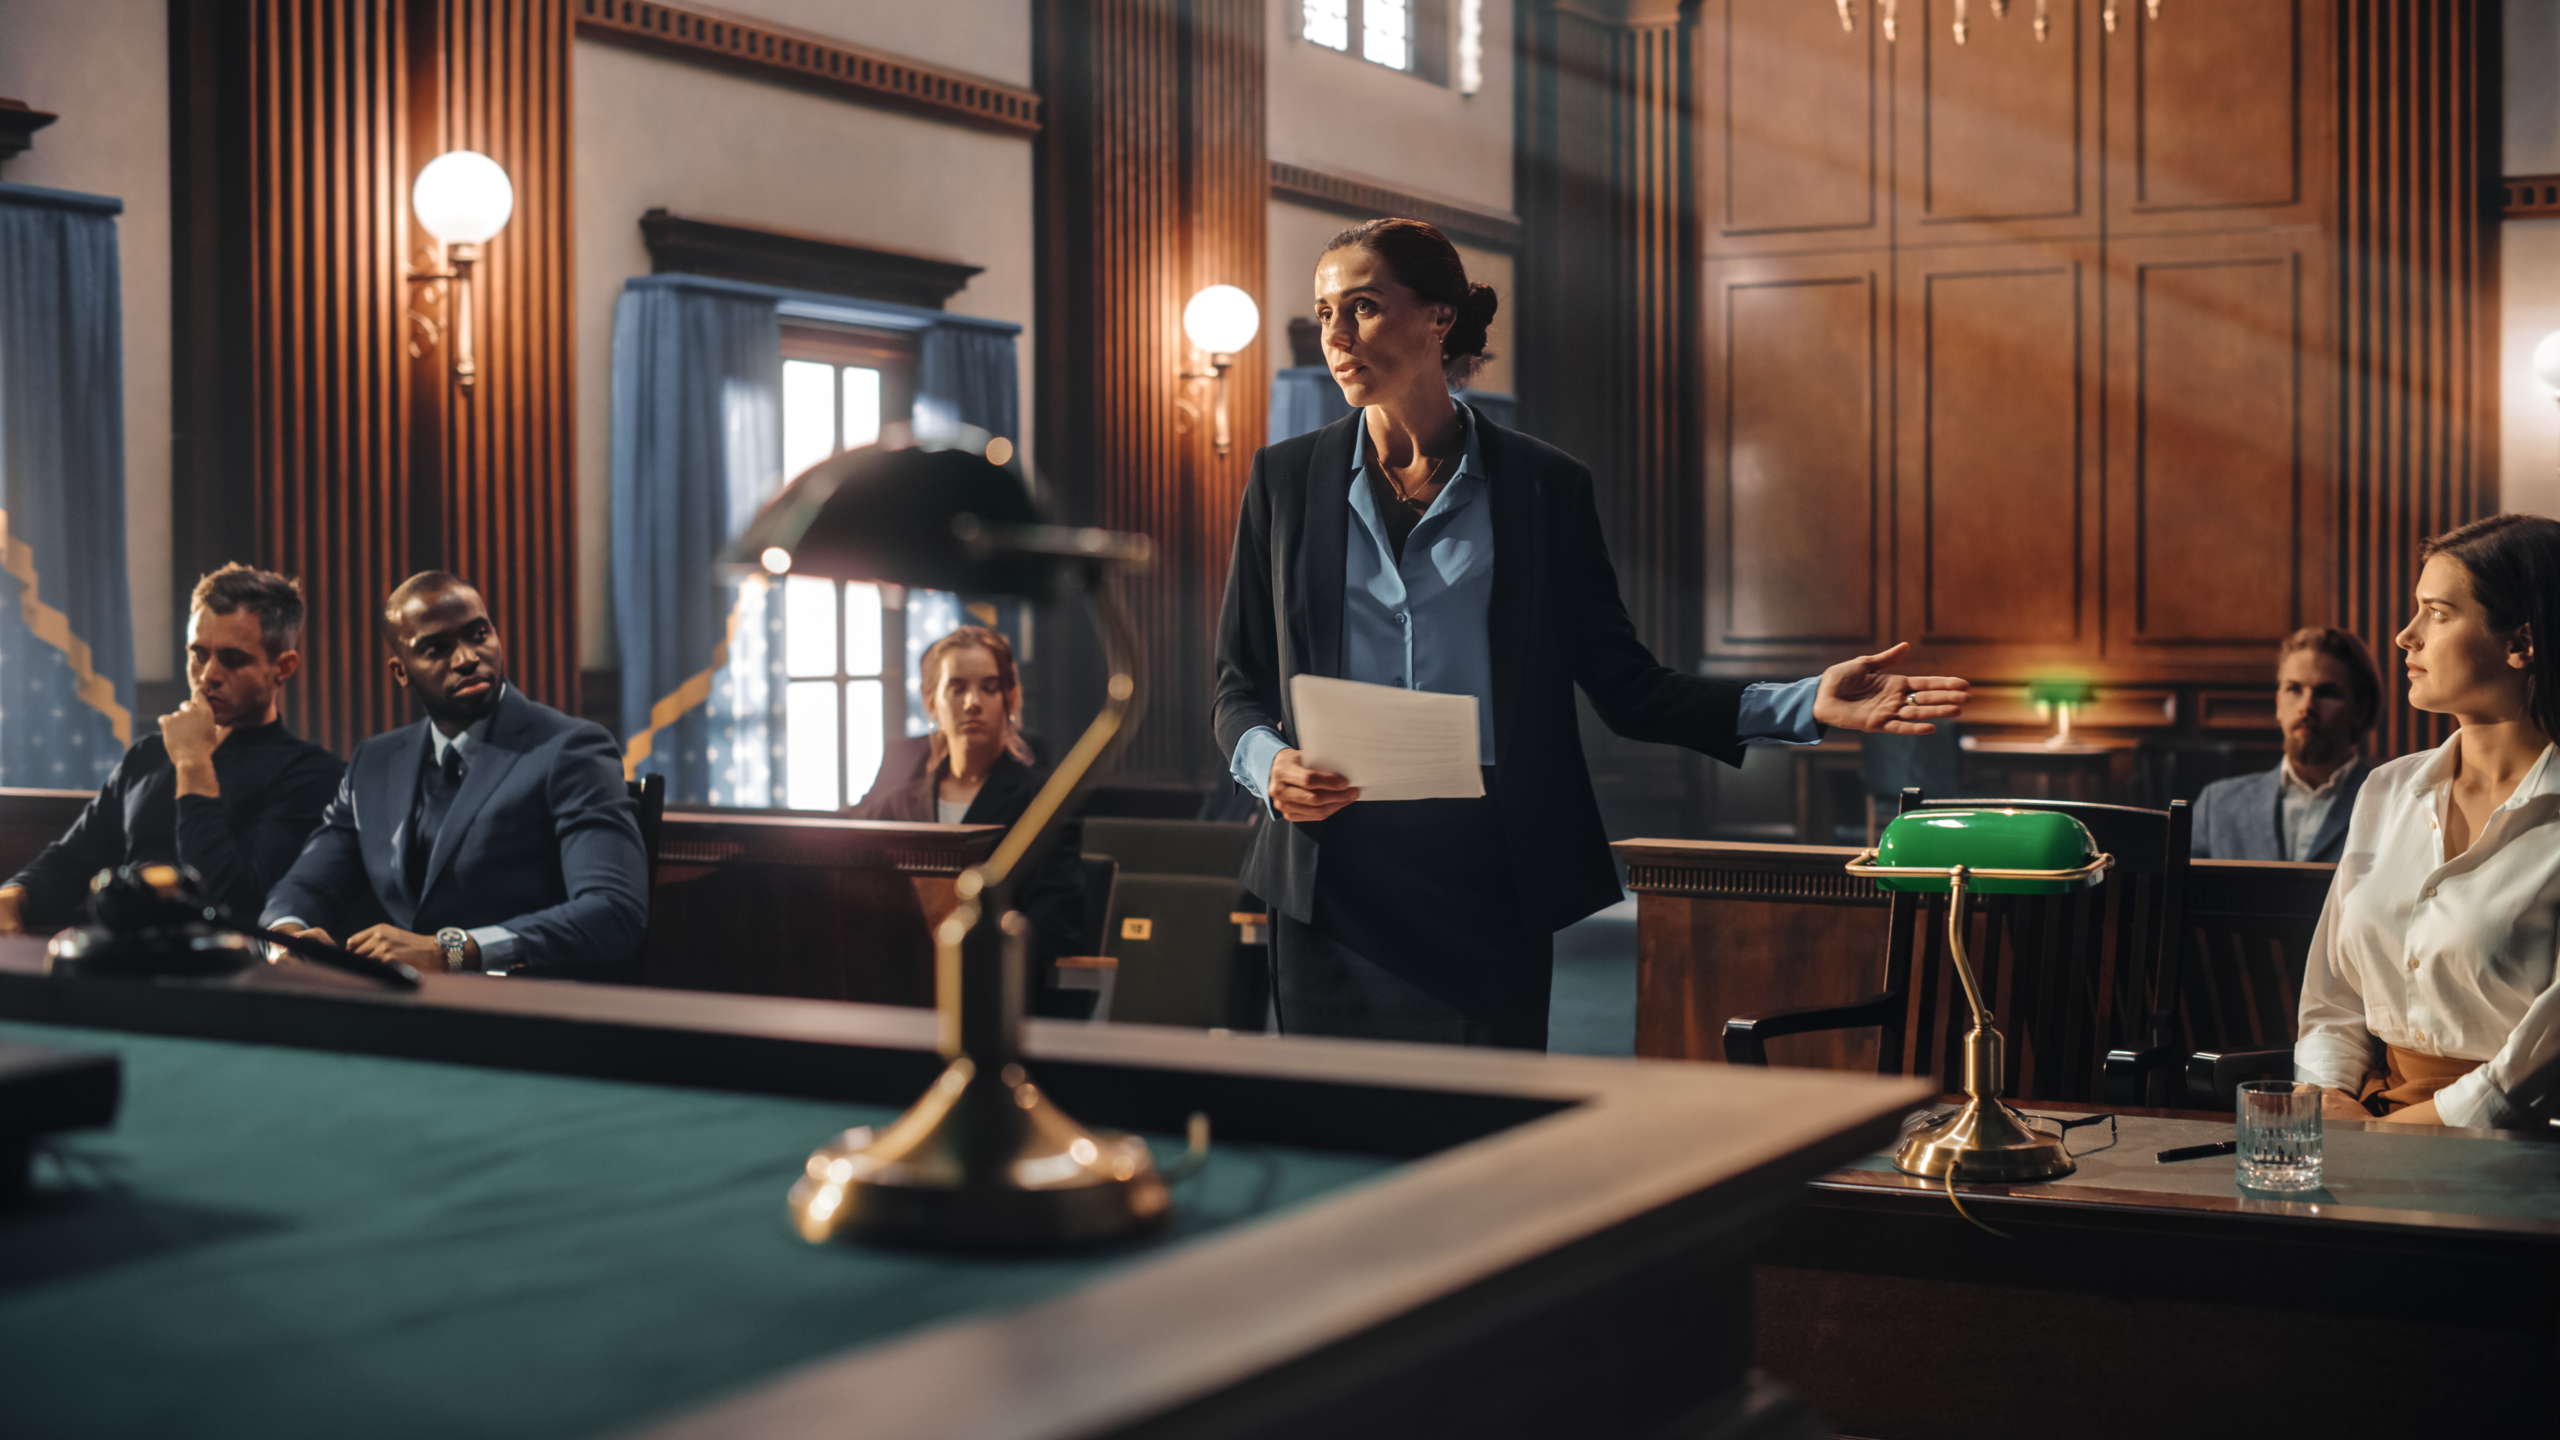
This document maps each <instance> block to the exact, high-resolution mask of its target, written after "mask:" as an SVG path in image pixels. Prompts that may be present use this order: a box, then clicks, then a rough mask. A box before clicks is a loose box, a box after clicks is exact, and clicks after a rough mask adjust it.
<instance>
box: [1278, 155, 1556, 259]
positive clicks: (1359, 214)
mask: <svg viewBox="0 0 2560 1440" xmlns="http://www.w3.org/2000/svg"><path fill="white" fill-rule="evenodd" d="M1271 198H1272V199H1274V200H1286V201H1289V202H1290V203H1292V204H1295V205H1311V206H1313V207H1315V208H1316V209H1318V210H1331V211H1333V212H1335V213H1336V214H1341V215H1349V216H1353V217H1356V218H1358V219H1362V220H1367V219H1373V218H1375V217H1378V216H1381V215H1401V216H1404V217H1407V218H1409V219H1414V220H1428V221H1430V222H1431V223H1432V224H1434V225H1437V226H1439V227H1440V230H1441V232H1442V233H1443V234H1446V235H1447V236H1448V237H1449V238H1450V239H1452V240H1463V241H1467V242H1469V243H1471V244H1476V245H1487V246H1491V247H1492V248H1494V249H1496V250H1513V251H1516V250H1518V249H1519V248H1520V234H1521V231H1520V217H1519V216H1517V215H1514V214H1511V213H1510V212H1509V211H1506V210H1480V209H1477V208H1476V207H1474V206H1472V205H1459V204H1456V203H1453V202H1451V201H1447V200H1426V199H1424V198H1423V197H1421V196H1419V195H1414V194H1410V193H1408V192H1406V191H1402V190H1397V189H1394V188H1392V187H1390V186H1386V185H1380V184H1378V183H1377V182H1375V181H1372V180H1361V179H1356V178H1354V177H1352V176H1349V175H1337V174H1334V173H1333V172H1331V171H1327V170H1318V169H1315V168H1313V167H1311V166H1306V165H1292V164H1290V163H1289V162H1288V161H1286V160H1274V161H1272V162H1271Z"/></svg>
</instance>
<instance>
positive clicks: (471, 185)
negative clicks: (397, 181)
mask: <svg viewBox="0 0 2560 1440" xmlns="http://www.w3.org/2000/svg"><path fill="white" fill-rule="evenodd" d="M409 208H410V209H411V210H412V211H414V212H415V213H416V214H417V217H418V224H419V226H420V227H421V228H423V229H424V230H425V231H426V232H427V233H428V234H430V235H433V236H434V237H436V239H437V240H438V241H439V242H441V243H443V244H446V245H478V244H482V243H484V242H485V241H487V240H488V239H489V238H490V237H491V236H493V235H496V234H497V233H498V232H499V231H501V230H504V229H505V228H507V218H508V217H509V216H511V215H513V214H515V212H516V187H515V185H514V183H513V182H511V181H510V180H508V179H507V172H506V170H505V169H504V168H503V167H501V166H500V165H499V164H498V162H497V161H495V160H492V159H490V158H489V157H488V156H486V155H483V154H481V153H480V152H479V151H477V150H448V151H446V152H445V153H443V154H442V155H439V156H437V157H436V158H435V159H433V160H430V161H428V162H427V168H425V169H424V170H421V171H419V172H418V181H417V183H416V184H415V185H413V186H411V187H410V189H409Z"/></svg>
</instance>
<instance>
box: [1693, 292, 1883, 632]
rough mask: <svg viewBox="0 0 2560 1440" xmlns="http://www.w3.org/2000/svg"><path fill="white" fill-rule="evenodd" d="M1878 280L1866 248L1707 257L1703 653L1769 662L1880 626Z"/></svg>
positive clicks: (1880, 355) (1880, 344) (1880, 330)
mask: <svg viewBox="0 0 2560 1440" xmlns="http://www.w3.org/2000/svg"><path fill="white" fill-rule="evenodd" d="M1891 283H1892V269H1891V264H1890V256H1889V254H1888V253H1887V252H1885V251H1881V250H1870V251H1858V252H1852V253H1848V254H1838V255H1801V256H1778V257H1769V258H1764V259H1753V260H1720V261H1715V262H1712V263H1710V264H1709V265H1708V266H1707V284H1706V292H1707V299H1706V305H1705V307H1704V308H1705V311H1706V331H1707V334H1706V355H1707V363H1706V374H1707V387H1706V388H1707V395H1706V407H1707V424H1706V426H1705V431H1706V434H1707V437H1708V446H1707V456H1706V461H1707V463H1706V479H1707V522H1706V530H1707V533H1706V537H1705V538H1706V555H1707V654H1708V656H1709V657H1710V659H1711V660H1716V659H1726V660H1730V661H1732V662H1734V664H1735V665H1736V666H1738V667H1739V668H1740V669H1742V670H1743V671H1744V672H1746V673H1753V674H1759V673H1771V674H1774V673H1781V672H1787V671H1792V670H1794V669H1795V668H1797V667H1800V666H1802V665H1804V664H1808V663H1811V662H1812V661H1813V660H1814V659H1816V658H1818V657H1820V656H1823V655H1828V656H1830V657H1832V659H1834V660H1836V659H1837V658H1839V656H1840V655H1841V654H1843V653H1845V652H1847V651H1850V650H1860V649H1868V648H1872V646H1873V645H1874V643H1875V641H1876V639H1877V637H1878V636H1879V635H1880V634H1881V633H1882V631H1881V627H1882V625H1883V623H1884V607H1885V604H1886V601H1887V595H1886V593H1885V587H1884V584H1883V582H1882V579H1881V577H1882V576H1883V575H1884V574H1885V568H1884V567H1885V564H1886V556H1885V545H1886V542H1887V538H1888V537H1887V534H1886V527H1885V520H1884V515H1885V512H1884V509H1883V506H1884V500H1885V484H1884V475H1883V466H1884V464H1885V463H1886V454H1887V447H1886V443H1885V425H1886V416H1887V413H1888V412H1887V408H1886V404H1885V397H1884V391H1883V385H1884V382H1885V376H1886V365H1887V356H1888V353H1889V346H1890V339H1889V336H1890V333H1891V330H1890V325H1891V318H1892V317H1891V305H1892V301H1891ZM1826 663H1827V662H1826Z"/></svg>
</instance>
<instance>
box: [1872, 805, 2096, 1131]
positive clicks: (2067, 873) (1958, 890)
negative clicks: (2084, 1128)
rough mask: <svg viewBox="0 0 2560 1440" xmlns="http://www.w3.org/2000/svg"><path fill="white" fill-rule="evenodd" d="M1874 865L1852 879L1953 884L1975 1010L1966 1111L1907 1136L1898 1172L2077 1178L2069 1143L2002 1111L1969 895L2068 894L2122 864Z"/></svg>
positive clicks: (1953, 910)
mask: <svg viewBox="0 0 2560 1440" xmlns="http://www.w3.org/2000/svg"><path fill="white" fill-rule="evenodd" d="M1875 860H1876V852H1875V851H1874V850H1864V851H1861V852H1859V854H1858V857H1857V858H1856V859H1854V860H1851V861H1850V862H1849V865H1848V871H1849V873H1850V874H1852V875H1858V876H1863V877H1866V878H1868V879H1875V880H1884V881H1888V882H1890V881H1896V880H1900V881H1906V882H1908V881H1913V880H1927V879H1944V880H1945V881H1946V882H1947V950H1948V953H1949V954H1951V955H1953V956H1954V957H1955V964H1956V976H1957V978H1958V979H1960V980H1962V981H1963V982H1964V998H1965V1003H1967V1004H1969V1005H1971V1006H1972V1007H1973V1028H1972V1029H1971V1030H1969V1031H1967V1032H1965V1037H1964V1093H1965V1096H1966V1100H1965V1105H1964V1108H1963V1109H1961V1110H1959V1111H1957V1112H1956V1113H1955V1114H1953V1115H1951V1116H1948V1117H1947V1118H1946V1119H1944V1120H1941V1121H1939V1122H1938V1123H1936V1124H1934V1125H1926V1126H1923V1127H1921V1128H1920V1129H1917V1130H1914V1131H1912V1132H1911V1133H1910V1134H1909V1135H1907V1136H1904V1137H1903V1140H1902V1144H1901V1146H1900V1147H1899V1148H1897V1149H1896V1150H1895V1151H1894V1152H1893V1164H1894V1168H1895V1169H1897V1170H1900V1171H1902V1172H1903V1173H1904V1174H1906V1175H1920V1176H1925V1177H1926V1178H1928V1179H1931V1180H1941V1179H1947V1178H1950V1177H1952V1178H1953V1179H1957V1180H1981V1181H1992V1182H2000V1181H2010V1180H2050V1179H2053V1178H2054V1177H2055V1176H2058V1175H2068V1174H2070V1173H2071V1172H2072V1171H2073V1170H2074V1169H2076V1168H2077V1167H2076V1166H2075V1165H2074V1164H2073V1163H2072V1159H2071V1155H2070V1152H2068V1151H2067V1150H2065V1149H2064V1148H2063V1144H2062V1137H2061V1136H2059V1135H2047V1134H2045V1133H2043V1132H2042V1131H2039V1130H2037V1129H2036V1128H2035V1127H2034V1126H2032V1125H2030V1124H2029V1123H2028V1122H2027V1119H2026V1117H2025V1116H2023V1115H2020V1114H2019V1113H2018V1112H2017V1111H2015V1110H2013V1109H2011V1108H2009V1107H2008V1106H2006V1105H2003V1104H2001V1103H2000V1086H2001V1078H2000V1077H2001V1076H2002V1074H2003V1073H2005V1065H2006V1051H2005V1047H2004V1044H2003V1042H2002V1040H2001V1038H2000V1031H1999V1030H1998V1028H1997V1027H1995V1026H1993V1025H1992V1023H1991V1007H1990V1006H1989V1005H1988V1004H1985V1003H1984V1001H1983V998H1982V986H1981V984H1980V982H1979V981H1977V980H1976V979H1975V978H1974V973H1973V962H1972V960H1971V958H1970V957H1968V956H1967V955H1966V954H1965V948H1964V936H1965V900H1966V898H1967V895H1966V891H1967V889H1968V887H1969V886H1970V884H1971V882H1973V881H1975V880H2009V881H2028V882H2045V883H2048V884H2050V885H2052V886H2053V887H2054V888H2056V889H2061V888H2066V887H2069V886H2072V885H2076V884H2081V883H2086V882H2090V881H2092V880H2093V879H2094V878H2095V877H2097V876H2098V875H2099V874H2100V873H2101V872H2103V871H2105V870H2106V869H2107V868H2108V867H2109V866H2111V865H2113V864H2115V857H2114V856H2112V855H2099V856H2097V857H2095V858H2094V859H2092V860H2090V861H2089V862H2088V863H2087V864H2085V865H2081V866H2078V867H2075V868H2071V869H2058V870H1996V869H1976V868H1974V867H1972V866H1967V865H1949V866H1912V865H1879V864H1877V863H1875ZM1900 888H1913V887H1911V886H1909V885H1907V884H1906V885H1904V886H1902V887H1900Z"/></svg>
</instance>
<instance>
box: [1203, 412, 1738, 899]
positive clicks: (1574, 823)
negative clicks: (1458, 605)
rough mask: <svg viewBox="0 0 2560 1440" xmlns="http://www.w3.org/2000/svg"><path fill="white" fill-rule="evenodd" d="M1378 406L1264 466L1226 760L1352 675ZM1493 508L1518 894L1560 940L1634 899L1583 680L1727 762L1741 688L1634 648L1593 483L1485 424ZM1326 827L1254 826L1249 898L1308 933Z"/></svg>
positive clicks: (1557, 458)
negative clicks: (1365, 495) (1296, 701)
mask: <svg viewBox="0 0 2560 1440" xmlns="http://www.w3.org/2000/svg"><path fill="white" fill-rule="evenodd" d="M1363 413H1364V412H1362V411H1358V410H1354V411H1352V412H1351V413H1350V414H1349V415H1347V416H1345V417H1343V418H1342V419H1340V420H1337V421H1335V422H1333V423H1332V424H1330V425H1327V426H1325V427H1324V428H1323V429H1321V430H1317V431H1314V432H1312V433H1310V434H1306V435H1300V436H1297V437H1295V438H1294V439H1290V440H1284V441H1282V442H1281V443H1279V444H1277V445H1274V446H1271V447H1269V448H1268V449H1265V450H1263V451H1261V452H1260V453H1258V454H1256V455H1255V456H1254V457H1253V477H1252V479H1251V480H1249V481H1248V482H1246V485H1245V491H1244V513H1243V514H1242V515H1240V516H1239V517H1238V518H1237V521H1236V548H1235V558H1234V560H1233V562H1232V565H1231V567H1230V568H1229V570H1228V572H1227V598H1226V605H1225V607H1224V610H1223V612H1222V613H1221V615H1220V616H1219V621H1218V663H1217V693H1216V696H1215V699H1214V706H1215V710H1214V718H1215V722H1216V725H1217V731H1218V748H1219V752H1220V753H1221V754H1225V755H1232V754H1234V753H1235V747H1236V742H1237V741H1238V740H1240V739H1242V738H1243V737H1244V735H1245V732H1247V731H1249V730H1251V729H1252V728H1253V727H1255V726H1257V725H1268V726H1270V727H1271V728H1273V729H1274V730H1277V731H1279V732H1280V735H1281V737H1282V738H1283V739H1286V740H1288V741H1289V742H1290V743H1291V744H1295V743H1297V742H1296V739H1295V736H1296V733H1297V732H1296V728H1295V725H1294V723H1293V717H1292V715H1291V711H1290V702H1289V681H1290V680H1291V679H1292V678H1293V677H1295V676H1297V675H1300V674H1308V675H1324V676H1332V677H1336V678H1339V677H1340V676H1341V674H1342V577H1343V567H1344V555H1345V548H1346V546H1347V545H1348V543H1349V539H1348V537H1349V529H1350V527H1349V521H1348V516H1349V514H1350V486H1351V463H1352V453H1353V448H1354V447H1355V445H1356V444H1357V443H1358V440H1359V427H1360V425H1361V424H1362V416H1363ZM1475 430H1476V446H1477V450H1478V453H1479V454H1480V455H1481V456H1482V458H1483V460H1484V468H1485V476H1484V479H1485V482H1486V484H1487V485H1488V486H1489V488H1490V491H1491V495H1492V501H1493V536H1494V540H1493V545H1494V567H1493V610H1492V616H1491V622H1490V623H1491V625H1492V628H1493V736H1494V742H1493V743H1494V756H1495V761H1496V764H1495V776H1496V787H1495V788H1496V792H1497V793H1498V794H1499V795H1500V797H1501V807H1502V821H1503V826H1502V828H1503V840H1504V848H1505V849H1506V850H1507V851H1508V852H1509V854H1510V858H1511V873H1510V874H1509V875H1508V876H1503V877H1499V878H1498V880H1496V882H1495V883H1504V884H1509V885H1511V886H1513V887H1514V888H1515V890H1516V893H1518V894H1519V896H1520V897H1521V900H1522V906H1523V909H1524V910H1525V912H1526V914H1527V918H1528V919H1529V920H1531V921H1532V922H1533V923H1535V924H1538V925H1542V926H1545V927H1546V928H1548V929H1550V930H1558V929H1562V928H1563V927H1565V926H1567V925H1570V924H1572V923H1573V922H1574V921H1576V920H1579V919H1581V918H1582V917H1583V916H1585V915H1588V914H1590V913H1591V912H1593V911H1595V910H1599V909H1601V908H1603V907H1605V906H1609V905H1613V904H1616V903H1617V901H1618V899H1619V898H1620V894H1621V892H1620V890H1619V888H1618V870H1617V865H1616V862H1615V861H1614V860H1613V859H1612V858H1611V857H1610V854H1609V844H1608V836H1607V833H1606V832H1605V831H1604V830H1603V829H1602V828H1601V824H1600V805H1599V802H1598V800H1597V799H1596V798H1594V797H1593V795H1592V793H1591V772H1590V770H1589V768H1588V767H1587V766H1586V765H1585V764H1584V762H1583V758H1582V739H1581V736H1580V733H1579V729H1578V722H1577V720H1576V717H1575V713H1574V705H1573V687H1574V686H1576V685H1580V686H1581V687H1582V690H1583V693H1584V694H1586V695H1588V696H1590V697H1591V705H1592V708H1593V709H1594V710H1596V711H1598V712H1599V715H1600V718H1601V720H1602V721H1603V722H1604V723H1606V724H1607V725H1608V727H1609V728H1610V729H1611V730H1613V731H1616V732H1617V733H1618V734H1620V735H1624V736H1626V737H1627V738H1629V739H1632V740H1649V741H1656V742H1660V743H1663V744H1669V745H1684V746H1687V747H1688V748H1690V749H1692V750H1697V751H1700V752H1702V753H1704V754H1708V755H1712V756H1714V757H1715V758H1717V759H1719V760H1722V761H1724V762H1725V763H1726V764H1729V765H1738V764H1740V763H1741V762H1742V742H1741V740H1740V738H1739V736H1738V735H1737V733H1736V731H1737V727H1738V724H1739V719H1740V713H1741V705H1742V689H1743V687H1742V685H1741V684H1740V683H1739V682H1735V681H1727V680H1708V679H1702V678H1700V677H1698V676H1694V675H1683V674H1681V673H1679V672H1678V671H1676V670H1672V669H1669V668H1667V667H1665V666H1664V665H1662V664H1660V663H1659V662H1657V661H1656V660H1655V659H1654V658H1653V653H1652V652H1651V651H1649V650H1647V649H1645V647H1644V642H1642V641H1641V640H1638V639H1637V638H1636V631H1635V625H1634V624H1633V622H1631V621H1629V620H1628V618H1627V608H1626V605H1625V603H1624V602H1622V601H1621V600H1620V599H1619V598H1618V576H1617V572H1616V571H1615V570H1614V569H1612V568H1611V567H1610V564H1609V552H1608V547H1607V546H1606V544H1605V543H1604V542H1603V541H1602V539H1601V536H1600V515H1599V511H1598V510H1597V509H1596V508H1594V506H1593V504H1592V499H1591V472H1590V471H1589V470H1586V469H1584V468H1583V466H1582V463H1581V462H1580V461H1577V460H1575V459H1574V458H1573V457H1572V456H1570V455H1567V454H1565V453H1564V452H1563V451H1560V450H1557V449H1555V448H1554V447H1553V446H1550V445H1546V444H1543V443H1541V442H1539V441H1537V440H1533V439H1531V438H1529V437H1528V436H1526V435H1523V434H1520V433H1519V432H1518V431H1515V430H1506V429H1504V428H1503V427H1501V426H1499V425H1496V424H1494V423H1493V422H1492V421H1490V420H1488V419H1486V418H1485V417H1484V412H1483V411H1481V410H1478V411H1476V412H1475ZM1323 831H1324V826H1323V824H1322V823H1321V822H1318V823H1314V824H1298V823H1295V822H1291V821H1270V822H1266V823H1264V824H1262V825H1260V826H1259V827H1257V830H1256V833H1255V835H1254V840H1253V845H1252V848H1251V850H1250V852H1249V853H1248V854H1247V856H1246V859H1245V870H1244V874H1243V876H1242V880H1243V882H1244V885H1245V887H1246V888H1247V889H1249V890H1251V891H1252V892H1253V893H1254V894H1256V895H1258V896H1260V897H1262V898H1263V899H1264V900H1265V901H1267V902H1269V903H1270V904H1272V905H1275V906H1277V907H1279V908H1280V910H1281V911H1282V912H1283V913H1285V914H1287V915H1289V916H1291V917H1292V918H1294V919H1297V920H1300V921H1308V920H1312V919H1313V916H1314V910H1315V881H1316V867H1317V864H1318V862H1319V859H1320V857H1321V855H1322V852H1323V848H1324V836H1323Z"/></svg>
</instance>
